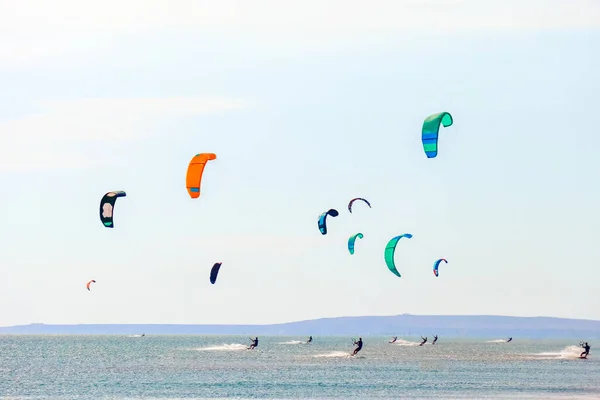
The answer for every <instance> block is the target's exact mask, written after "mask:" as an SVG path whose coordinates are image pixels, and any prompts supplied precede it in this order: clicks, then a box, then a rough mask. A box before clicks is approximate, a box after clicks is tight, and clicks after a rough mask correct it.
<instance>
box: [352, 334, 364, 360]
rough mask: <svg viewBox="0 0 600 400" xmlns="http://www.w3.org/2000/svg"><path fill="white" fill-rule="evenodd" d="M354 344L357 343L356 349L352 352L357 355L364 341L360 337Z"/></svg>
mask: <svg viewBox="0 0 600 400" xmlns="http://www.w3.org/2000/svg"><path fill="white" fill-rule="evenodd" d="M354 344H355V345H356V348H355V349H354V351H353V352H352V355H353V356H355V355H356V353H358V352H359V351H360V350H361V349H362V347H363V341H362V338H360V337H359V338H358V341H356V342H354Z"/></svg>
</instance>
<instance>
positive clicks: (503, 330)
mask: <svg viewBox="0 0 600 400" xmlns="http://www.w3.org/2000/svg"><path fill="white" fill-rule="evenodd" d="M141 333H145V334H146V335H150V334H152V335H282V336H287V335H322V336H323V335H327V336H333V335H363V336H374V335H394V336H396V335H399V336H418V335H432V334H438V335H443V336H451V337H481V338H486V337H489V338H503V337H508V336H513V337H519V338H532V339H535V338H575V339H587V340H591V339H597V338H600V321H595V320H583V319H568V318H553V317H510V316H492V315H473V316H471V315H465V316H460V315H456V316H452V315H443V316H442V315H437V316H436V315H410V314H402V315H394V316H363V317H336V318H320V319H313V320H306V321H297V322H287V323H279V324H269V325H192V324H190V325H176V324H81V325H46V324H40V323H36V324H29V325H18V326H10V327H0V334H37V335H40V334H90V335H98V334H108V335H131V334H141Z"/></svg>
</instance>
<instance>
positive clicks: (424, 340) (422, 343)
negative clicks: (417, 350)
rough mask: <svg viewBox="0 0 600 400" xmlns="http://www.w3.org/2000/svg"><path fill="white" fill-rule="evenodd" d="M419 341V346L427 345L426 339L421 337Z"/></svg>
mask: <svg viewBox="0 0 600 400" xmlns="http://www.w3.org/2000/svg"><path fill="white" fill-rule="evenodd" d="M421 339H423V341H422V342H421V344H420V345H419V346H423V345H424V344H425V343H427V338H426V337H423V336H421Z"/></svg>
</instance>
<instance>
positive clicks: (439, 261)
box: [433, 258, 448, 276]
mask: <svg viewBox="0 0 600 400" xmlns="http://www.w3.org/2000/svg"><path fill="white" fill-rule="evenodd" d="M442 261H443V262H445V263H446V264H448V261H446V259H445V258H440V259H439V260H437V261H436V262H434V263H433V274H434V275H435V276H439V275H438V267H439V266H440V263H441V262H442Z"/></svg>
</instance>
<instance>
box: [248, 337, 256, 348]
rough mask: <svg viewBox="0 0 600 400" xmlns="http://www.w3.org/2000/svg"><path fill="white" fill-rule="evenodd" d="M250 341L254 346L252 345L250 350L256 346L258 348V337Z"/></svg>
mask: <svg viewBox="0 0 600 400" xmlns="http://www.w3.org/2000/svg"><path fill="white" fill-rule="evenodd" d="M250 341H251V342H252V344H251V345H250V347H248V350H252V349H253V348H255V347H256V346H258V336H257V337H255V338H254V339H252V338H250Z"/></svg>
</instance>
